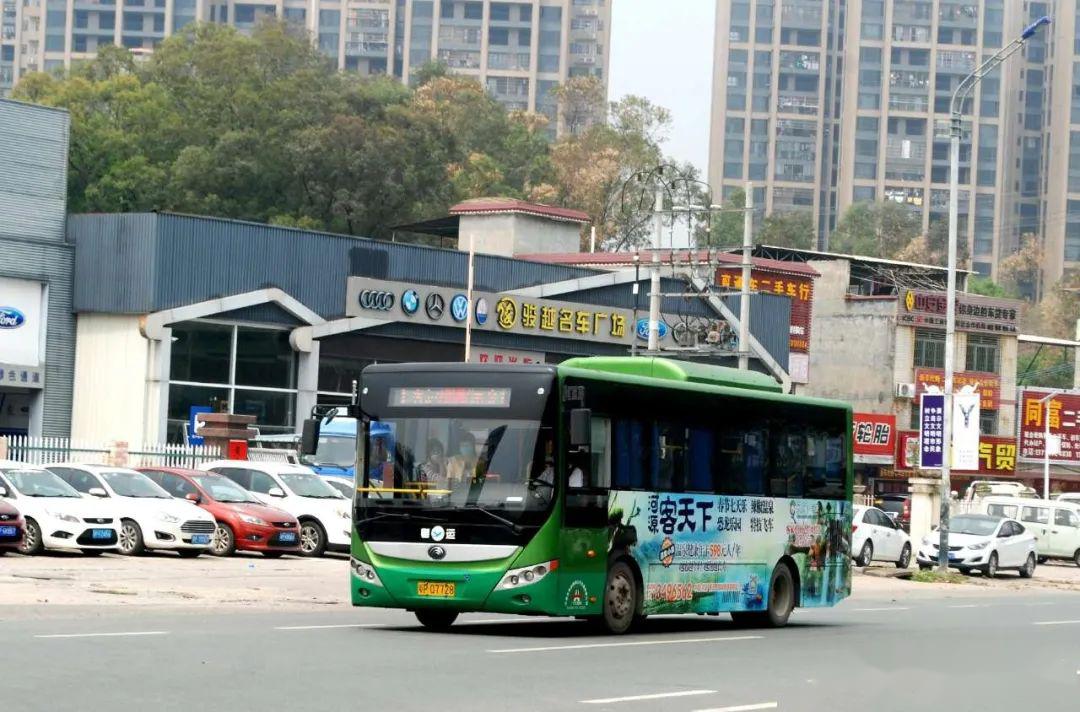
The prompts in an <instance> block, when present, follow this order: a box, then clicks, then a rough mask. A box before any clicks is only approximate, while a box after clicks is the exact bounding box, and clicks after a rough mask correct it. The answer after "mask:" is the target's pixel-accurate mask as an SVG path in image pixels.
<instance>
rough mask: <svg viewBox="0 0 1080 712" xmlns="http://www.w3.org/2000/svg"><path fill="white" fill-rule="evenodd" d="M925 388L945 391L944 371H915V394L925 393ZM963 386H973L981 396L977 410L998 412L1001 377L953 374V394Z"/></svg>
mask: <svg viewBox="0 0 1080 712" xmlns="http://www.w3.org/2000/svg"><path fill="white" fill-rule="evenodd" d="M927 386H937V387H938V388H939V389H941V390H942V391H944V390H945V371H943V370H942V369H940V368H917V369H915V394H916V396H921V395H922V394H923V393H926V390H927V388H926V387H927ZM964 386H974V387H975V388H976V389H978V391H979V395H980V396H981V398H980V400H979V408H981V409H982V410H998V409H999V408H1000V406H1001V377H1000V376H998V375H997V374H994V373H979V372H978V371H962V372H960V373H955V374H953V393H958V392H960V390H961V389H962V388H963V387H964Z"/></svg>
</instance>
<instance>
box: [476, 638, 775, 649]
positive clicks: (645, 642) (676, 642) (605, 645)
mask: <svg viewBox="0 0 1080 712" xmlns="http://www.w3.org/2000/svg"><path fill="white" fill-rule="evenodd" d="M764 637H765V636H762V635H729V636H724V637H722V638H685V639H681V640H637V641H632V642H629V643H585V644H582V645H546V646H544V647H540V648H502V649H499V650H488V651H487V652H489V653H542V652H547V651H549V650H589V649H592V648H629V647H633V646H638V645H681V644H685V643H717V642H728V641H736V640H761V639H762V638H764Z"/></svg>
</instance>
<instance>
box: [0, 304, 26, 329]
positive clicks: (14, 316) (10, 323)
mask: <svg viewBox="0 0 1080 712" xmlns="http://www.w3.org/2000/svg"><path fill="white" fill-rule="evenodd" d="M25 323H26V315H25V314H23V313H22V312H21V311H19V310H18V309H16V308H15V307H0V329H18V328H19V327H20V326H22V325H23V324H25Z"/></svg>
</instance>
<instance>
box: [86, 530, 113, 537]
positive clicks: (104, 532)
mask: <svg viewBox="0 0 1080 712" xmlns="http://www.w3.org/2000/svg"><path fill="white" fill-rule="evenodd" d="M112 536H113V531H112V529H94V530H93V531H92V532H91V533H90V538H91V539H112Z"/></svg>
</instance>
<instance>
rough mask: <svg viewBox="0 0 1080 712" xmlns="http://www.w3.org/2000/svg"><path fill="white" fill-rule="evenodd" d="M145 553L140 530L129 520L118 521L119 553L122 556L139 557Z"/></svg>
mask: <svg viewBox="0 0 1080 712" xmlns="http://www.w3.org/2000/svg"><path fill="white" fill-rule="evenodd" d="M144 551H146V545H145V544H143V535H142V529H140V528H139V525H138V524H136V523H135V522H134V521H132V520H130V519H123V520H121V521H120V553H121V554H123V555H124V556H139V555H140V554H142V553H143V552H144Z"/></svg>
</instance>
